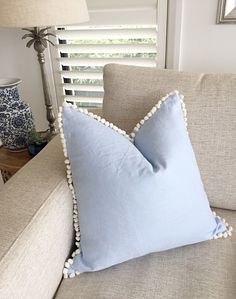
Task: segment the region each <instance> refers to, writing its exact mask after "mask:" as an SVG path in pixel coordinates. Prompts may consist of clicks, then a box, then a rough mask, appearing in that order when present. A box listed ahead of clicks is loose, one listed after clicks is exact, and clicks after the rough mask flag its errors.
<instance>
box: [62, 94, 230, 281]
mask: <svg viewBox="0 0 236 299" xmlns="http://www.w3.org/2000/svg"><path fill="white" fill-rule="evenodd" d="M182 98H183V97H182V96H180V95H178V93H177V92H173V93H171V94H170V95H167V96H166V97H165V98H163V99H162V100H160V101H159V102H158V104H157V105H156V106H154V107H153V108H152V110H151V111H150V112H149V113H148V114H147V115H146V116H145V117H144V119H143V120H141V121H140V123H139V124H137V125H136V127H135V128H134V131H133V132H132V133H131V134H130V136H128V135H127V134H126V133H125V132H124V131H122V130H121V129H119V128H117V127H116V126H114V125H113V124H110V123H109V122H107V121H106V120H104V119H101V118H100V117H99V116H96V115H93V114H92V113H88V112H87V111H86V110H83V109H76V108H75V107H74V106H72V105H71V104H65V105H64V108H63V109H61V112H60V115H59V127H60V130H61V138H62V144H63V150H64V154H65V156H66V157H68V158H66V160H65V163H66V165H67V177H68V182H69V187H70V189H71V191H72V194H73V202H74V215H73V218H74V228H75V231H76V246H77V249H76V251H75V252H74V253H73V255H72V257H73V259H69V260H68V261H67V262H66V263H65V269H64V271H63V273H64V275H65V277H68V276H69V277H74V276H75V275H76V274H79V273H81V272H91V271H97V270H101V269H104V268H107V267H110V266H112V265H115V264H118V263H122V262H124V261H127V260H130V259H133V258H136V257H139V256H143V255H145V254H148V253H151V252H158V251H163V250H167V249H171V248H175V247H179V246H183V245H187V244H194V243H197V242H202V241H205V240H210V239H212V238H218V237H227V236H228V235H231V231H232V228H231V227H229V226H228V224H225V223H224V221H223V220H221V219H220V217H218V216H216V215H214V213H212V211H211V209H210V207H209V203H208V199H207V196H206V193H205V191H204V187H203V184H202V181H201V177H200V173H199V169H198V166H197V162H196V159H195V156H194V152H193V149H192V146H191V143H190V139H189V136H188V132H187V130H186V110H185V106H184V103H183V100H182ZM62 110H63V113H62ZM78 214H79V217H78Z"/></svg>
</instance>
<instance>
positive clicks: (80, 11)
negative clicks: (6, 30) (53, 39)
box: [0, 0, 89, 27]
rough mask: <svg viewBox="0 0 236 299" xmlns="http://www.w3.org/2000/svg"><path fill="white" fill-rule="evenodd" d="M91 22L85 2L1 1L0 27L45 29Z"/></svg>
mask: <svg viewBox="0 0 236 299" xmlns="http://www.w3.org/2000/svg"><path fill="white" fill-rule="evenodd" d="M88 20H89V16H88V10H87V4H86V1H85V0H1V1H0V26H2V27H45V26H52V25H68V24H77V23H82V22H86V21H88Z"/></svg>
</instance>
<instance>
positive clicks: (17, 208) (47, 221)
mask: <svg viewBox="0 0 236 299" xmlns="http://www.w3.org/2000/svg"><path fill="white" fill-rule="evenodd" d="M72 238H73V223H72V200H71V194H70V191H69V188H68V186H67V182H66V175H65V167H64V158H63V155H62V150H61V145H60V140H59V137H55V138H54V140H52V141H51V142H50V143H49V144H48V145H47V146H46V147H45V148H44V150H43V151H42V152H40V154H39V155H37V156H36V157H35V158H34V159H32V160H31V161H30V162H29V163H28V164H27V165H26V166H25V167H23V168H22V169H21V170H20V171H18V172H17V173H16V174H15V175H14V176H13V177H12V178H11V179H10V180H9V181H8V182H7V183H6V184H5V185H4V186H3V187H1V190H0V267H1V272H0V298H2V299H5V298H12V299H14V298H17V299H18V298H24V299H27V298H34V299H37V298H40V299H41V298H44V299H46V298H52V297H53V295H54V293H55V291H56V289H57V287H58V285H59V283H60V281H61V278H62V270H63V266H64V261H65V259H66V258H67V256H68V255H69V253H70V250H71V246H72Z"/></svg>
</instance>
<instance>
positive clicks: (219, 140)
mask: <svg viewBox="0 0 236 299" xmlns="http://www.w3.org/2000/svg"><path fill="white" fill-rule="evenodd" d="M174 89H177V90H179V92H180V93H182V94H184V96H185V103H186V107H187V110H188V130H189V134H190V138H191V141H192V144H193V148H194V150H195V153H196V157H197V160H198V164H199V167H200V171H201V175H202V178H203V182H204V185H205V189H206V191H207V194H208V198H209V201H210V203H211V205H212V206H214V207H220V208H226V209H234V210H236V180H235V173H236V74H235V75H233V74H221V75H219V74H195V73H186V72H178V71H173V70H159V69H157V68H145V67H136V66H126V65H116V64H109V65H106V66H105V68H104V91H105V94H104V106H103V115H104V117H105V118H106V119H107V120H108V121H109V122H113V123H114V124H116V125H118V126H119V127H120V128H122V129H124V130H126V131H127V132H131V131H132V129H133V127H134V126H135V124H136V123H137V122H138V121H139V119H141V118H142V117H143V116H144V115H146V113H147V112H148V111H149V110H150V109H151V108H152V106H153V105H154V104H155V103H157V102H158V100H159V99H160V98H162V97H163V96H164V95H165V94H167V93H168V92H170V91H171V90H174Z"/></svg>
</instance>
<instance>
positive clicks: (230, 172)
mask: <svg viewBox="0 0 236 299" xmlns="http://www.w3.org/2000/svg"><path fill="white" fill-rule="evenodd" d="M104 80H105V96H104V109H103V114H104V116H105V117H106V118H107V119H108V120H109V121H112V122H113V123H115V124H118V125H119V126H120V127H121V128H124V129H126V130H127V131H130V130H131V128H132V127H133V126H134V124H136V122H137V121H138V120H139V119H140V118H141V117H142V116H143V115H145V113H146V112H147V111H148V110H150V108H151V107H152V105H153V104H155V103H156V102H157V99H159V98H160V97H162V96H163V95H165V94H166V93H169V92H170V91H172V90H174V89H178V90H179V91H180V92H181V93H183V94H184V95H185V102H186V107H187V110H188V124H189V132H190V137H191V140H192V143H193V147H194V149H195V152H196V156H197V160H198V162H199V166H200V170H201V173H202V177H203V181H204V184H205V188H206V191H207V193H208V195H209V200H210V202H211V205H212V206H213V207H215V208H216V209H214V210H216V211H217V213H218V214H219V215H220V216H222V217H224V218H226V220H227V221H228V222H229V223H230V225H232V226H233V227H234V228H235V229H236V211H235V210H236V179H235V174H236V75H204V74H188V73H178V72H174V71H167V70H158V69H152V68H139V67H131V66H121V65H108V66H106V67H105V70H104ZM63 160H64V158H63V155H62V150H61V145H60V140H59V138H58V137H56V138H55V139H54V140H53V141H52V142H50V144H49V145H48V146H47V147H46V148H45V149H44V150H43V151H42V152H41V153H40V154H39V155H38V156H37V157H35V158H34V159H33V160H32V161H31V162H30V163H28V164H27V165H26V166H25V167H24V168H23V169H21V170H20V171H19V172H18V173H17V174H16V175H15V176H14V177H12V178H11V179H10V180H9V181H8V182H7V183H6V184H5V185H4V187H2V186H1V190H0V269H1V270H0V298H1V299H11V298H12V299H13V298H14V299H21V298H23V299H28V298H30V299H37V298H40V299H47V298H52V297H53V296H55V298H57V299H72V298H76V299H77V298H78V299H80V298H81V299H93V298H100V299H126V298H127V299H139V298H142V299H143V298H145V299H147V298H148V299H154V298H160V299H169V298H173V299H190V298H191V299H195V298H198V299H213V298H214V299H218V298H220V299H235V298H236V234H235V233H233V236H232V237H231V238H227V239H218V240H212V241H208V242H204V243H201V244H196V245H192V246H185V247H182V248H178V249H174V250H169V251H166V252H161V253H155V254H150V255H147V256H144V257H141V258H138V259H135V260H132V261H129V262H126V263H123V264H120V265H117V266H114V267H112V268H110V269H107V270H104V271H99V272H96V273H90V274H88V273H85V274H81V275H80V276H78V277H76V278H73V279H63V280H62V270H63V265H64V261H65V260H66V258H67V257H68V256H69V254H70V252H71V248H72V244H73V226H72V200H71V194H70V192H69V189H68V186H67V182H66V177H65V167H64V163H63ZM91 187H92V186H91ZM104 254H105V253H104Z"/></svg>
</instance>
